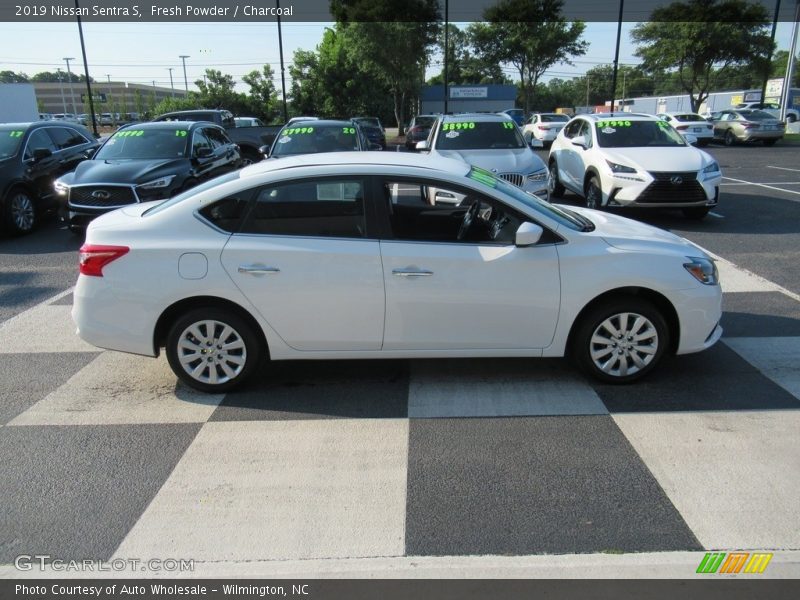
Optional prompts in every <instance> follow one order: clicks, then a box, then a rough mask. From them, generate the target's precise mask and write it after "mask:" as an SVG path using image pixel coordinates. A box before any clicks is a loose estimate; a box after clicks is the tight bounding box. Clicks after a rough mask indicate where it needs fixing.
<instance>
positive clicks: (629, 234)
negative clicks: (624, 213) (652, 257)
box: [565, 206, 711, 258]
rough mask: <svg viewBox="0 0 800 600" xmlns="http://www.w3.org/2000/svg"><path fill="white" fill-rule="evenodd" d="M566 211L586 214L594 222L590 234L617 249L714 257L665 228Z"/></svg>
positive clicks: (588, 211)
mask: <svg viewBox="0 0 800 600" xmlns="http://www.w3.org/2000/svg"><path fill="white" fill-rule="evenodd" d="M565 208H567V209H569V210H571V211H573V212H577V213H579V214H581V215H583V216H584V217H586V218H587V219H589V220H590V221H591V222H592V223H594V225H595V230H594V231H593V232H592V233H591V235H594V236H597V237H600V238H602V239H603V240H604V241H605V242H606V243H607V244H608V245H609V246H613V247H614V248H618V249H620V250H626V251H629V252H647V253H659V254H679V255H682V256H702V257H705V258H711V257H710V256H709V254H708V252H707V251H705V250H704V249H703V248H701V247H700V246H698V245H697V244H694V243H693V242H690V241H689V240H687V239H686V238H682V237H680V236H677V235H675V234H674V233H670V232H669V231H666V230H664V229H659V228H658V227H653V226H652V225H647V224H645V223H640V222H639V221H634V220H633V219H627V218H625V217H620V216H618V215H615V214H612V213H607V212H603V211H597V210H591V209H588V208H580V207H574V206H568V207H565Z"/></svg>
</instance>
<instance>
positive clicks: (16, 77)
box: [0, 71, 30, 83]
mask: <svg viewBox="0 0 800 600" xmlns="http://www.w3.org/2000/svg"><path fill="white" fill-rule="evenodd" d="M28 81H30V80H29V79H28V76H27V75H25V73H15V72H14V71H0V83H28Z"/></svg>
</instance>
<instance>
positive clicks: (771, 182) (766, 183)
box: [720, 181, 800, 186]
mask: <svg viewBox="0 0 800 600" xmlns="http://www.w3.org/2000/svg"><path fill="white" fill-rule="evenodd" d="M759 184H760V185H800V181H762V182H759ZM759 184H755V183H750V182H749V181H746V182H743V183H721V184H720V185H731V186H735V185H759Z"/></svg>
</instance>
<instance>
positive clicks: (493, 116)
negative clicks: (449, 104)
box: [442, 112, 513, 123]
mask: <svg viewBox="0 0 800 600" xmlns="http://www.w3.org/2000/svg"><path fill="white" fill-rule="evenodd" d="M464 119H471V120H472V121H486V122H487V123H492V122H495V121H511V122H512V123H513V120H512V119H511V117H509V116H508V115H507V114H504V113H474V112H473V113H469V112H465V113H456V114H454V115H444V116H442V120H443V121H463V120H464Z"/></svg>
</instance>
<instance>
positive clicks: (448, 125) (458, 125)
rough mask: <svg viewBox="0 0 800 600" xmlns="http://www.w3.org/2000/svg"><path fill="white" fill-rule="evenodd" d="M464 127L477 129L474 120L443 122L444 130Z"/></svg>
mask: <svg viewBox="0 0 800 600" xmlns="http://www.w3.org/2000/svg"><path fill="white" fill-rule="evenodd" d="M463 129H475V123H473V122H472V121H459V122H457V123H442V131H455V130H463Z"/></svg>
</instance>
